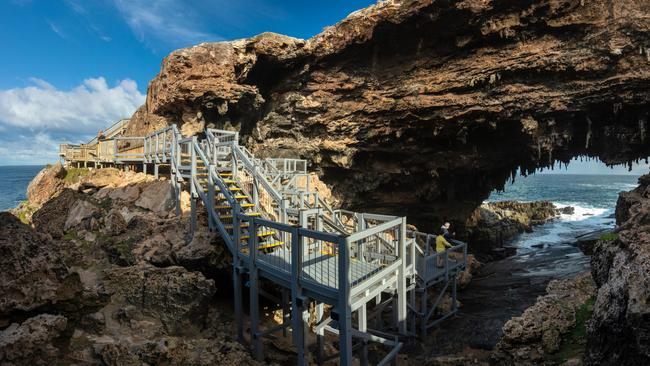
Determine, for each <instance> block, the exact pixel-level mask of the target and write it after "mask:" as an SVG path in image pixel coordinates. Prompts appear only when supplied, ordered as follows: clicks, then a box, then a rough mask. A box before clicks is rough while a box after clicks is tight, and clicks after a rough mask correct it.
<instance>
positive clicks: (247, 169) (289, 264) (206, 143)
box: [60, 125, 467, 365]
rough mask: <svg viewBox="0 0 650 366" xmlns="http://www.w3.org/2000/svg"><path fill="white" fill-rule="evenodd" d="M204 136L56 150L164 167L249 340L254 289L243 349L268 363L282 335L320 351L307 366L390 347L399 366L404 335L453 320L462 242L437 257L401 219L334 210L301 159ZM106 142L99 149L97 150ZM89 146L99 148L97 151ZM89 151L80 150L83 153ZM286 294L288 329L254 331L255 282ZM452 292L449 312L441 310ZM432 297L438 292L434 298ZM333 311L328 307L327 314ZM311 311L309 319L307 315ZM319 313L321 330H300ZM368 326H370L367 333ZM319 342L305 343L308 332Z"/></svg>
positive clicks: (107, 141)
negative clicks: (331, 340) (220, 268)
mask: <svg viewBox="0 0 650 366" xmlns="http://www.w3.org/2000/svg"><path fill="white" fill-rule="evenodd" d="M205 136H206V138H205V139H201V140H199V139H198V138H197V137H183V136H182V135H181V134H180V133H179V131H178V129H177V128H176V126H175V125H174V126H170V127H168V128H165V129H162V130H159V131H155V132H153V133H151V134H149V135H147V136H144V137H123V136H119V134H115V135H112V136H110V137H109V136H106V137H105V138H104V139H98V140H97V141H95V144H94V145H93V144H92V141H91V143H89V144H86V147H83V146H80V145H62V146H61V150H60V151H61V157H62V158H63V159H64V160H65V163H66V165H69V166H70V165H77V166H78V165H80V164H82V163H83V164H84V165H86V166H87V164H88V162H89V161H90V160H89V159H90V158H89V156H92V157H93V158H92V164H93V166H94V167H103V166H118V167H119V166H124V167H126V166H129V165H132V164H142V168H143V170H144V171H145V172H146V171H147V169H148V168H151V167H152V168H153V171H154V174H155V175H156V176H158V172H159V166H167V167H169V171H170V178H171V182H172V185H173V188H174V191H175V194H176V198H177V199H176V210H177V213H180V193H181V191H182V190H187V191H189V192H190V195H191V200H190V203H191V211H192V231H193V232H194V231H195V230H196V217H197V213H198V211H199V210H205V211H206V212H207V214H208V222H209V229H210V230H211V231H216V232H218V233H219V234H220V235H221V237H222V238H223V239H224V241H225V243H226V245H227V246H228V248H229V250H230V252H231V253H232V256H233V285H234V301H235V312H236V314H235V315H236V324H237V337H238V339H239V340H240V341H242V342H243V341H244V326H243V310H242V307H243V296H242V294H243V291H244V283H247V284H248V291H249V292H250V305H249V306H250V309H249V314H250V321H251V330H250V343H251V346H252V351H253V355H254V357H255V358H257V359H259V360H261V359H262V358H263V350H262V345H263V343H262V338H263V337H269V336H272V334H273V333H276V332H283V333H284V334H285V335H286V333H287V331H288V330H291V332H292V339H293V343H294V345H295V346H296V349H297V352H298V359H297V363H298V364H304V363H305V362H306V361H305V360H306V355H305V353H306V352H307V351H308V350H309V349H310V348H311V349H317V351H316V352H315V355H314V357H313V359H315V360H317V362H318V363H324V362H327V361H328V360H332V359H333V358H338V362H339V363H340V364H343V365H349V364H352V362H353V358H354V357H356V358H358V359H359V362H360V364H362V365H365V364H368V362H369V355H368V344H369V342H377V343H380V344H383V345H384V346H385V347H386V352H385V354H383V358H382V359H381V360H380V361H379V363H378V364H386V363H388V362H390V361H394V360H395V359H396V358H395V357H396V356H397V354H398V352H399V350H400V349H401V347H402V343H401V339H402V338H403V337H408V336H416V335H418V334H421V335H423V334H425V333H426V332H427V330H428V329H429V328H431V327H433V326H435V325H436V324H438V323H439V322H441V321H443V320H444V319H446V318H448V317H449V316H451V315H453V314H454V313H456V312H457V304H456V282H457V274H458V273H459V272H460V271H462V270H464V269H465V268H466V262H467V246H466V244H464V243H459V244H458V245H456V246H455V247H453V248H451V249H450V250H448V251H445V252H442V253H436V252H435V251H434V250H433V249H434V248H432V244H433V243H434V241H435V240H434V238H435V237H434V236H433V235H430V234H426V233H420V232H413V231H409V230H407V226H406V218H405V217H397V216H390V215H377V214H369V213H357V212H351V211H346V210H340V209H333V208H332V207H330V206H329V205H327V203H326V202H324V200H323V199H322V198H321V197H319V195H318V192H317V191H316V190H314V189H312V187H310V183H309V182H310V180H309V175H308V173H307V161H305V160H300V159H258V158H256V157H255V156H254V155H253V154H252V153H250V151H248V149H246V147H244V146H240V145H239V135H238V133H237V132H231V131H223V130H214V129H208V130H206V131H205ZM102 143H104V145H105V146H112V148H111V149H109V148H107V147H105V148H104V150H102V147H101V146H102ZM88 146H95V152H94V155H93V152H92V151H90V150H91V149H89V148H88ZM84 149H85V150H84ZM262 281H269V282H271V283H274V284H275V285H277V286H279V287H280V288H281V290H280V292H281V296H280V299H279V302H281V306H282V309H283V319H284V320H283V324H281V325H280V326H278V327H275V328H271V329H260V319H259V313H260V309H259V297H260V296H261V295H262V296H268V294H266V292H264V291H262V290H261V285H260V283H261V282H262ZM448 289H449V290H450V293H451V297H452V309H451V311H449V312H447V313H444V314H442V313H439V311H438V309H437V306H438V304H439V303H440V301H441V300H442V298H443V295H444V294H445V293H446V292H447V290H448ZM431 295H433V296H431ZM325 305H328V306H325ZM310 309H314V310H313V311H315V314H310ZM313 315H315V317H316V325H315V326H313V327H312V328H310V327H308V326H307V322H308V320H309V318H310V316H313ZM369 325H372V327H370V326H369ZM308 331H312V332H314V333H315V334H316V339H317V342H316V345H315V346H314V347H308V346H309V345H307V344H306V339H307V337H306V334H305V332H308ZM325 332H329V333H332V334H335V335H337V336H338V338H339V342H338V352H337V353H336V354H330V355H326V354H325V353H324V347H323V345H324V341H325V337H324V336H325Z"/></svg>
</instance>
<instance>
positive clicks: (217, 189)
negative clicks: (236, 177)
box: [203, 187, 241, 192]
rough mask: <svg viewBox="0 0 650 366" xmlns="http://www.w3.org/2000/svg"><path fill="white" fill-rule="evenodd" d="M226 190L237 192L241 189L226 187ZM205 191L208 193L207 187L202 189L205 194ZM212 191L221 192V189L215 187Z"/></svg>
mask: <svg viewBox="0 0 650 366" xmlns="http://www.w3.org/2000/svg"><path fill="white" fill-rule="evenodd" d="M228 190H229V191H230V192H239V191H241V188H239V187H228ZM207 191H208V187H204V188H203V192H207ZM214 191H215V192H221V188H217V187H215V188H214Z"/></svg>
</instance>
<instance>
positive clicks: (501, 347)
mask: <svg viewBox="0 0 650 366" xmlns="http://www.w3.org/2000/svg"><path fill="white" fill-rule="evenodd" d="M546 291H547V294H546V295H544V296H541V297H539V298H538V299H537V302H536V303H535V304H534V305H533V306H531V307H530V308H528V309H526V311H525V312H524V313H523V314H522V315H521V316H519V317H515V318H512V319H511V320H509V321H508V322H507V323H506V324H505V326H504V327H503V337H502V339H501V340H500V341H499V343H498V344H497V346H496V348H495V350H494V352H493V354H492V360H493V362H494V363H496V364H500V365H536V364H555V363H559V362H558V360H557V359H555V358H554V355H555V354H557V353H558V352H559V351H560V349H561V347H562V345H563V342H572V346H573V347H575V346H574V345H573V343H577V344H582V347H584V342H585V341H586V340H585V339H565V337H566V335H567V334H568V333H569V332H570V331H571V330H572V329H574V328H575V327H582V328H583V329H584V326H585V325H584V321H585V319H580V317H579V316H578V314H579V313H580V312H582V311H583V310H584V309H586V307H588V306H589V303H590V301H592V300H590V299H591V298H593V296H594V294H595V292H596V288H595V284H594V282H593V280H592V278H591V274H590V273H588V272H587V273H584V274H582V275H579V276H578V277H576V278H573V279H565V280H553V281H551V282H550V283H549V284H548V287H547V289H546ZM578 321H582V322H583V323H582V324H578V323H577V322H578ZM583 337H584V336H583Z"/></svg>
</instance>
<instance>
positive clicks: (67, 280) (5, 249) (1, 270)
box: [0, 212, 81, 327]
mask: <svg viewBox="0 0 650 366" xmlns="http://www.w3.org/2000/svg"><path fill="white" fill-rule="evenodd" d="M80 289H81V286H80V283H79V277H78V276H77V275H76V274H75V273H71V272H70V271H69V269H68V267H67V266H66V264H65V263H64V262H63V260H62V258H61V257H60V255H59V253H58V251H57V247H56V245H55V243H53V242H51V241H49V240H48V239H47V238H46V237H45V236H44V235H39V234H38V233H36V232H35V231H34V230H33V229H32V228H30V227H29V226H27V225H25V224H23V223H21V222H20V221H19V220H18V219H17V218H16V217H15V216H13V215H11V214H10V213H7V212H0V327H2V325H3V324H6V322H7V319H8V317H9V316H11V314H12V313H14V312H28V311H33V310H35V309H38V308H40V307H45V306H52V305H53V304H56V303H57V302H62V301H66V300H71V299H73V298H74V297H75V296H76V295H77V294H78V292H79V291H80Z"/></svg>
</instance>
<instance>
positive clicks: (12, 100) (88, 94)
mask: <svg viewBox="0 0 650 366" xmlns="http://www.w3.org/2000/svg"><path fill="white" fill-rule="evenodd" d="M31 81H32V82H33V83H34V86H28V87H25V88H14V89H8V90H0V127H1V126H6V127H14V128H23V129H29V130H32V131H38V130H45V131H58V132H73V133H77V134H80V133H81V134H89V133H90V134H92V133H96V131H97V130H98V129H100V128H103V127H105V126H106V125H108V124H110V123H111V122H114V121H117V120H118V119H120V118H124V117H129V116H131V114H133V112H134V111H135V110H136V109H137V108H138V107H139V106H140V105H142V104H143V103H144V100H145V96H144V95H143V94H141V93H140V92H139V91H138V88H137V84H136V83H135V82H134V81H132V80H128V79H127V80H122V81H120V82H119V83H118V84H117V85H115V86H113V87H109V86H108V84H107V83H106V80H105V79H104V78H103V77H99V78H91V79H86V80H84V82H83V84H81V85H79V86H77V87H75V88H73V89H72V90H59V89H56V88H55V87H54V86H52V85H51V84H49V83H47V82H46V81H44V80H40V79H35V78H32V79H31Z"/></svg>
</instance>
